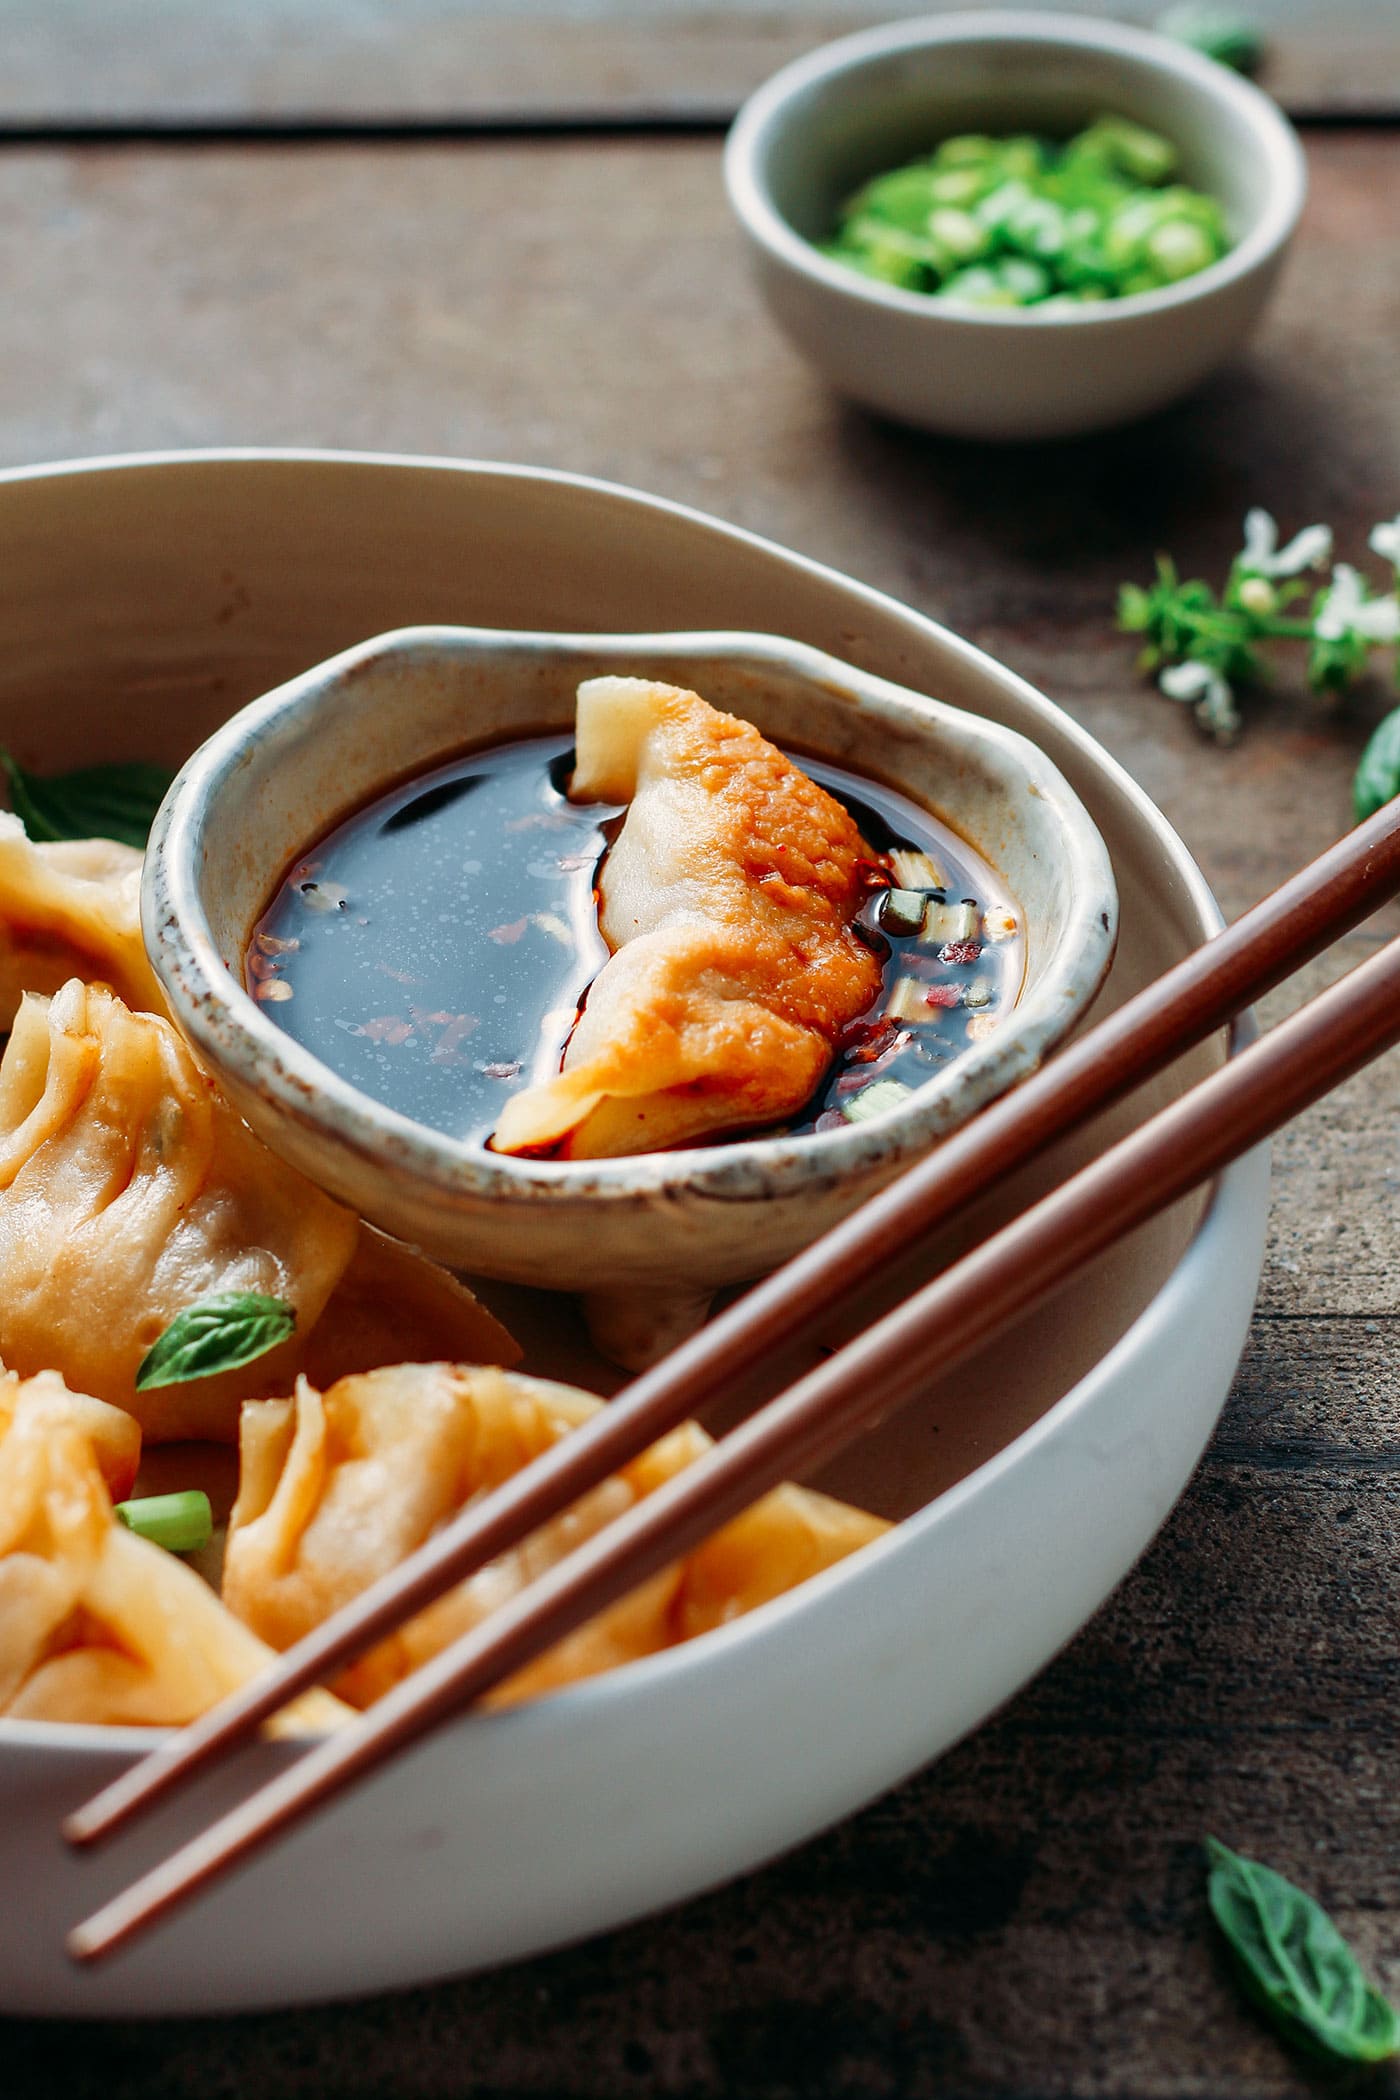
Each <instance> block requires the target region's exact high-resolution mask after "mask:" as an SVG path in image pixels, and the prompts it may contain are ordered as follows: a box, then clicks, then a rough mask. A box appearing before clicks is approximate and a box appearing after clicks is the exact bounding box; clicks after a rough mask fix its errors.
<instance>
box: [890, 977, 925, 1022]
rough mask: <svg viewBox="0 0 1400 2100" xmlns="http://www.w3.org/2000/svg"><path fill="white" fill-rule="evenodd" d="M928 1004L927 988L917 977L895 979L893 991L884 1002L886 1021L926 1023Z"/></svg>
mask: <svg viewBox="0 0 1400 2100" xmlns="http://www.w3.org/2000/svg"><path fill="white" fill-rule="evenodd" d="M928 1018H929V1003H928V996H927V987H926V986H925V985H924V984H923V983H922V981H921V980H920V979H919V978H917V977H897V978H896V979H895V981H894V989H893V990H892V991H891V993H890V996H889V998H888V999H887V1000H886V1001H885V1019H886V1020H887V1021H927V1020H928Z"/></svg>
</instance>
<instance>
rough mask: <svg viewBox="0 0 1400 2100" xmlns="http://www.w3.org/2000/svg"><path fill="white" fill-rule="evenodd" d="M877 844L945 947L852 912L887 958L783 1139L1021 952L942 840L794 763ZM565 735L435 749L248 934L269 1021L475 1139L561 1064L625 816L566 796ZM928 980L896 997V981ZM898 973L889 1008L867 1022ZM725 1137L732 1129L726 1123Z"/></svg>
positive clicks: (919, 819) (824, 768) (349, 1072)
mask: <svg viewBox="0 0 1400 2100" xmlns="http://www.w3.org/2000/svg"><path fill="white" fill-rule="evenodd" d="M796 762H797V763H798V764H800V765H801V766H802V768H803V770H804V771H805V772H807V773H808V774H810V775H811V777H812V778H813V779H814V780H817V781H818V782H820V784H821V785H822V786H823V787H824V788H825V789H826V790H827V791H828V793H829V794H832V795H834V796H835V797H836V798H837V800H838V801H840V802H842V803H844V804H845V806H846V807H847V809H849V810H850V812H851V815H852V816H853V817H854V818H855V821H856V823H857V824H858V825H859V826H860V829H861V831H862V833H863V835H864V837H865V839H866V841H867V843H868V844H869V845H870V846H872V847H873V848H874V849H875V851H876V853H878V854H886V853H888V852H890V851H891V850H892V849H893V848H896V847H899V848H905V849H912V850H915V851H919V852H922V853H925V854H927V855H928V856H929V858H930V859H931V860H932V861H933V862H934V863H935V864H936V868H937V871H938V873H939V874H940V875H941V876H942V877H943V878H944V882H943V886H942V888H941V889H940V890H939V891H937V892H935V893H934V895H933V896H932V897H931V898H930V904H931V906H937V905H940V903H941V906H942V907H944V908H946V915H945V917H944V919H943V922H942V923H943V926H944V930H945V931H950V932H951V933H954V934H959V933H960V934H962V935H963V936H964V938H963V939H961V940H960V941H959V940H949V941H947V942H942V943H938V942H935V943H934V945H930V943H929V940H928V938H927V937H925V938H923V939H920V940H915V939H913V938H905V937H900V936H899V935H891V934H890V933H889V932H887V931H882V930H881V924H880V921H881V910H880V903H881V900H880V897H879V895H878V893H877V894H874V895H872V898H871V901H870V904H869V906H868V907H867V908H866V910H864V911H863V912H862V915H861V922H862V926H863V928H864V930H865V931H866V935H867V938H868V939H869V940H870V943H871V945H872V947H873V948H874V949H875V952H876V953H877V954H879V955H880V956H881V957H882V960H883V964H884V985H883V989H882V992H881V996H880V999H879V1000H878V1001H877V1002H876V1004H875V1005H874V1006H873V1007H872V1008H871V1011H870V1015H869V1016H868V1017H867V1018H866V1019H864V1020H863V1021H858V1022H855V1023H853V1024H852V1025H851V1027H850V1028H849V1029H847V1030H846V1032H845V1035H844V1037H843V1039H842V1043H841V1045H840V1046H839V1048H838V1050H837V1053H836V1055H835V1057H834V1060H833V1063H832V1066H831V1068H830V1070H829V1071H828V1073H827V1074H826V1077H825V1079H824V1081H823V1083H822V1086H821V1087H820V1088H819V1089H818V1091H817V1093H816V1095H815V1096H814V1097H813V1099H812V1100H811V1101H810V1102H809V1103H808V1104H807V1107H806V1109H805V1110H804V1111H803V1112H802V1114H801V1116H800V1117H799V1118H797V1119H794V1121H793V1122H791V1123H790V1124H788V1125H787V1126H785V1127H786V1128H788V1129H790V1130H792V1131H794V1132H802V1131H808V1130H812V1129H815V1128H828V1127H831V1126H833V1125H834V1124H836V1123H837V1122H844V1121H845V1120H846V1119H847V1116H848V1113H849V1108H850V1104H851V1102H852V1099H853V1097H854V1096H855V1095H857V1094H859V1093H860V1092H862V1091H864V1089H865V1088H866V1087H867V1086H868V1085H870V1084H871V1083H873V1082H874V1081H875V1080H876V1079H889V1078H894V1079H898V1080H899V1081H900V1082H901V1083H902V1084H903V1085H906V1086H917V1085H918V1084H920V1082H921V1081H923V1080H925V1079H928V1078H930V1077H931V1076H932V1074H933V1072H934V1071H936V1070H937V1069H938V1068H939V1067H940V1066H942V1065H944V1064H947V1063H948V1062H949V1061H950V1060H951V1059H953V1058H954V1057H957V1056H958V1055H959V1054H960V1053H961V1052H962V1051H963V1050H965V1049H966V1048H967V1047H968V1046H969V1043H970V1042H972V1041H975V1040H977V1039H978V1038H979V1037H981V1036H983V1035H985V1034H986V1033H987V1032H988V1031H989V1029H990V1028H991V1027H992V1026H993V1025H994V1024H995V1020H996V1017H997V1015H998V1014H1000V1013H1004V1012H1005V1011H1006V1009H1007V1008H1008V1007H1009V1006H1010V1005H1011V1004H1013V1003H1014V1001H1015V999H1016V997H1017V995H1018V993H1019V990H1020V984H1021V975H1022V969H1023V963H1024V956H1023V947H1022V942H1021V939H1020V936H1019V930H1018V924H1017V919H1016V914H1015V911H1014V907H1013V906H1012V905H1011V902H1010V899H1009V897H1008V896H1007V893H1006V890H1005V888H1004V886H1003V885H1002V883H1001V882H1000V879H999V878H998V877H997V876H996V875H995V874H994V873H993V872H992V870H991V869H990V868H989V867H988V866H987V865H986V863H985V862H983V861H982V860H981V859H980V858H979V857H978V856H977V854H976V853H974V851H973V850H972V849H971V848H970V847H969V846H968V845H967V844H966V843H965V842H964V841H963V840H962V839H961V838H959V837H958V836H957V834H956V833H955V832H953V831H952V830H950V829H949V828H948V827H947V826H946V825H943V824H941V823H939V821H938V820H937V818H935V817H932V816H930V815H929V814H928V812H927V811H926V810H923V809H921V808H919V806H918V805H917V804H916V803H914V802H911V801H909V800H908V799H907V798H906V797H905V796H903V795H900V794H899V793H897V792H896V791H895V790H894V789H891V788H887V787H885V786H883V785H882V784H880V783H878V782H875V781H871V780H867V779H865V778H864V777H863V776H861V775H858V774H854V773H848V772H844V771H842V770H840V769H839V768H837V767H834V766H831V765H828V764H826V763H825V762H824V761H817V760H813V759H807V758H804V757H800V756H798V757H797V759H796ZM572 768H573V746H572V741H571V739H570V738H569V737H567V736H543V737H530V738H526V739H523V740H521V741H520V742H517V743H510V744H499V745H494V746H492V747H490V748H488V749H485V750H481V751H475V752H471V753H469V754H467V755H466V756H464V757H460V758H457V759H453V760H450V761H449V762H448V763H446V764H445V765H442V766H439V767H436V768H435V769H434V770H433V771H432V772H430V773H426V774H422V775H420V776H419V777H418V778H417V779H414V780H411V781H407V782H404V783H402V784H400V785H399V786H397V787H395V788H391V789H390V790H389V791H388V792H387V793H385V794H383V795H381V796H379V797H378V798H377V799H376V800H375V801H373V802H371V803H369V804H367V805H366V806H365V807H364V808H362V809H360V810H357V811H356V812H355V814H354V815H353V816H351V817H349V818H347V819H346V820H345V821H344V822H342V823H340V824H338V825H337V826H336V827H335V828H334V829H333V830H332V831H330V832H329V833H328V834H327V835H326V837H325V838H324V839H322V840H321V841H320V843H319V844H318V845H317V846H315V847H314V848H313V849H312V851H311V852H310V853H308V854H307V855H305V856H304V857H303V858H302V859H301V860H299V861H297V862H296V864H295V865H294V866H293V867H292V868H291V869H289V870H288V873H287V875H286V877H285V878H284V879H283V881H282V882H281V883H280V884H279V886H278V889H277V892H276V894H275V896H274V897H273V899H272V902H271V904H270V905H269V907H268V909H267V911H266V912H265V913H264V915H263V917H262V918H261V920H260V921H259V922H258V925H257V927H256V929H255V932H254V935H253V939H252V942H251V944H250V947H249V950H248V955H247V959H246V975H247V983H248V989H249V990H250V991H251V992H252V993H253V996H254V997H255V998H256V999H258V1000H259V1001H260V1002H261V1003H262V1004H263V1006H264V1008H265V1011H266V1012H267V1014H268V1016H269V1018H270V1019H272V1020H274V1021H276V1022H277V1024H278V1025H279V1026H280V1027H281V1028H283V1029H285V1030H286V1032H287V1034H288V1035H290V1036H291V1037H293V1038H294V1040H295V1041H296V1042H298V1043H300V1044H301V1045H302V1046H303V1047H304V1048H305V1049H307V1050H308V1051H310V1052H311V1053H312V1055H313V1056H315V1057H316V1058H318V1059H319V1060H320V1061H321V1063H322V1064H324V1065H327V1066H329V1068H330V1069H331V1070H332V1071H333V1072H335V1073H336V1074H337V1075H338V1076H339V1077H340V1078H341V1079H343V1080H346V1081H348V1082H349V1084H351V1085H352V1086H355V1087H357V1088H359V1089H360V1091H361V1092H363V1093H366V1094H369V1095H371V1096H373V1098H374V1099H376V1100H378V1101H382V1102H383V1103H384V1104H385V1105H386V1106H387V1107H390V1108H393V1109H396V1110H397V1111H398V1112H399V1113H400V1114H401V1115H405V1116H408V1117H411V1118H412V1119H413V1120H414V1121H415V1122H418V1123H423V1124H426V1125H427V1126H428V1127H429V1128H431V1129H433V1130H438V1131H442V1132H444V1133H446V1134H447V1135H449V1136H451V1137H454V1138H460V1139H465V1140H467V1141H470V1142H477V1143H485V1142H486V1140H487V1139H488V1138H489V1137H490V1134H491V1132H492V1131H493V1130H494V1128H495V1126H496V1123H497V1120H498V1118H499V1116H500V1112H501V1107H502V1104H503V1103H504V1101H505V1100H506V1098H507V1097H508V1096H509V1095H510V1094H512V1093H516V1092H518V1091H519V1090H520V1089H522V1088H524V1087H527V1086H530V1085H534V1084H536V1083H538V1082H539V1081H541V1080H544V1079H547V1078H549V1077H551V1076H552V1075H553V1074H554V1073H556V1072H557V1071H558V1070H559V1065H560V1060H561V1058H562V1057H563V1054H564V1050H565V1047H566V1045H567V1043H568V1039H569V1035H570V1033H571V1031H572V1029H573V1026H574V1023H575V1020H576V1019H577V1015H578V1010H579V1007H580V1005H581V1004H582V1002H583V1000H584V998H585V997H586V994H587V991H588V987H589V986H590V984H591V983H592V981H593V979H594V978H595V977H596V976H597V974H598V972H599V971H600V970H601V969H602V967H603V964H604V963H605V962H606V961H607V959H608V948H607V944H606V942H605V941H604V940H603V937H602V935H601V933H600V932H599V930H598V916H597V903H596V897H595V884H596V882H597V880H598V874H599V869H600V865H601V862H602V859H603V856H604V855H605V853H606V851H607V847H608V843H609V841H610V839H611V837H612V836H614V835H615V833H616V831H617V829H618V827H619V825H620V823H621V820H622V818H623V816H624V814H625V812H624V811H623V810H620V809H617V808H613V807H609V806H606V805H603V804H598V803H591V804H582V805H580V804H575V803H572V802H570V801H569V800H568V798H567V794H566V792H565V790H566V789H567V786H568V781H569V777H570V774H571V772H572ZM911 978H912V979H913V980H914V982H915V983H916V984H917V985H919V986H926V987H927V994H926V996H925V995H924V994H922V993H921V994H920V995H918V996H917V997H916V998H915V999H914V1005H915V1006H916V1007H917V1014H918V1018H917V1019H916V1020H915V1021H913V1022H912V1023H910V1022H909V1021H908V1019H907V1014H908V1011H909V1010H910V1003H911V994H910V992H909V990H908V985H909V981H910V979H911ZM901 981H902V982H903V984H904V987H905V989H904V991H903V992H902V993H901V994H900V998H899V1004H900V1005H901V1008H902V1010H903V1011H904V1012H905V1014H906V1019H904V1020H901V1021H895V1020H894V1019H892V1018H890V1019H887V1018H886V1017H885V1014H884V1007H885V1003H886V1001H887V1000H888V999H889V998H890V997H891V995H892V993H894V991H895V988H896V987H897V986H898V985H900V983H901ZM734 1134H735V1135H739V1133H737V1132H736V1133H734Z"/></svg>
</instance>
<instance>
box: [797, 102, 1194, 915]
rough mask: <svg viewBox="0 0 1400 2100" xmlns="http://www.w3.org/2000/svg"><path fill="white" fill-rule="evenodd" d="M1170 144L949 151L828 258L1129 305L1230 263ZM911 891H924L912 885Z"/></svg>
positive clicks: (864, 219) (1004, 144)
mask: <svg viewBox="0 0 1400 2100" xmlns="http://www.w3.org/2000/svg"><path fill="white" fill-rule="evenodd" d="M1176 170H1177V150H1176V147H1175V146H1174V144H1173V143H1172V141H1171V140H1170V139H1166V138H1163V137H1162V136H1161V135H1160V134H1159V133H1157V132H1155V131H1149V130H1147V129H1146V128H1145V127H1144V126H1143V125H1141V124H1135V123H1132V122H1130V121H1129V120H1128V119H1127V118H1125V117H1119V116H1103V117H1100V118H1098V120H1097V121H1096V122H1094V123H1093V124H1090V125H1089V126H1088V127H1087V128H1086V129H1085V130H1083V131H1081V132H1079V133H1078V134H1077V135H1076V136H1075V137H1073V138H1071V139H1068V140H1065V141H1063V142H1062V141H1057V140H1053V139H1035V138H1029V137H1025V136H1017V137H1013V138H1002V139H995V138H985V137H982V136H980V135H977V134H968V135H966V136H964V137H959V138H952V139H945V140H944V141H943V143H942V144H941V145H940V146H939V147H938V148H937V150H936V151H935V152H934V153H932V154H931V155H925V156H923V157H921V158H920V159H917V160H913V161H909V162H908V163H906V164H905V165H904V166H902V167H898V168H891V169H889V170H887V171H886V172H885V173H883V174H880V175H876V176H874V177H873V178H872V179H871V180H870V181H868V182H867V183H865V184H864V185H863V186H862V188H860V189H859V190H858V191H857V192H856V194H855V195H854V196H853V197H852V198H851V199H850V200H849V202H848V203H847V205H846V206H845V208H844V210H843V211H842V213H841V215H840V219H839V222H838V225H837V227H836V229H835V231H834V237H833V238H832V239H831V240H829V241H828V242H826V243H825V244H824V250H823V252H824V253H826V254H827V255H830V256H832V257H833V258H834V259H835V260H837V261H839V262H843V263H845V264H847V265H848V266H849V267H850V268H852V269H856V270H860V271H863V272H864V273H865V275H866V276H869V277H875V278H879V279H881V280H882V281H883V282H885V283H887V284H893V285H897V286H899V287H901V288H902V289H903V290H906V291H913V292H918V293H921V294H923V295H925V296H927V297H931V298H932V297H937V298H945V299H954V300H962V301H963V302H965V303H967V304H970V305H974V306H982V307H1013V306H1040V305H1043V304H1044V303H1045V302H1047V301H1049V300H1054V301H1055V302H1056V307H1055V310H1056V311H1064V310H1065V308H1064V307H1063V304H1062V302H1063V300H1064V299H1065V298H1066V297H1074V296H1077V295H1078V296H1082V297H1085V298H1093V297H1101V298H1106V299H1112V298H1122V297H1124V296H1125V295H1127V294H1131V293H1133V292H1140V291H1153V290H1156V289H1158V288H1159V287H1160V286H1163V285H1168V284H1175V283H1178V282H1179V281H1180V279H1181V278H1183V277H1189V276H1191V275H1193V274H1194V273H1195V272H1196V271H1198V270H1203V269H1205V268H1207V267H1208V266H1209V264H1210V263H1212V262H1214V261H1215V260H1216V259H1217V257H1219V256H1220V255H1223V254H1224V252H1225V249H1226V248H1227V246H1228V245H1229V236H1228V231H1227V228H1226V226H1225V221H1224V214H1223V212H1222V210H1221V207H1220V204H1219V202H1218V201H1217V200H1216V199H1215V198H1214V197H1211V196H1207V195H1205V194H1204V193H1202V192H1201V191H1198V190H1193V189H1190V188H1188V187H1187V186H1186V185H1185V184H1183V183H1181V182H1179V181H1177V180H1176V179H1175V178H1176ZM905 887H907V888H916V887H918V885H917V884H914V883H908V884H906V885H905Z"/></svg>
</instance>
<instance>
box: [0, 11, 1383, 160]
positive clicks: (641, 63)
mask: <svg viewBox="0 0 1400 2100" xmlns="http://www.w3.org/2000/svg"><path fill="white" fill-rule="evenodd" d="M958 4H959V0H201V4H200V5H199V6H197V7H196V6H191V5H190V4H189V0H100V4H98V5H94V0H7V4H6V6H5V7H4V10H3V15H0V28H2V29H3V46H0V48H3V51H4V58H5V63H4V66H3V67H0V128H3V127H5V126H16V125H18V126H34V125H38V126H46V125H47V126H51V125H63V124H70V125H71V124H94V125H131V124H135V125H159V124H167V125H168V124H177V125H178V124H193V125H201V124H203V125H209V124H235V125H237V124H251V125H274V126H275V125H279V124H287V123H292V124H304V123H306V122H307V121H319V122H322V123H345V124H365V123H370V124H376V123H377V124H391V125H392V124H404V123H418V124H422V123H439V124H462V123H467V124H500V123H510V122H541V121H543V122H555V123H557V122H561V121H569V122H589V121H601V122H605V123H610V124H611V123H616V122H618V121H636V120H639V119H640V120H645V121H659V122H671V123H674V122H677V121H679V122H687V121H690V122H693V121H695V120H697V119H699V120H704V121H715V120H725V119H727V118H729V117H730V116H732V115H733V113H734V111H735V109H736V108H737V107H738V105H739V103H740V102H742V100H743V99H744V97H745V96H746V95H747V94H749V93H750V92H751V90H752V89H754V88H755V87H757V85H758V84H759V82H760V81H761V80H763V79H765V78H766V77H767V75H768V74H769V73H771V72H773V71H775V69H776V68H777V67H778V66H780V65H784V64H786V62H787V61H788V60H789V59H791V58H796V57H797V56H798V55H799V54H800V53H801V52H804V51H808V50H811V49H812V47H813V46H814V45H816V44H820V43H824V42H825V41H826V40H827V39H828V38H830V37H834V36H840V35H843V34H845V33H846V32H847V31H849V30H853V29H863V28H866V27H868V26H869V25H870V24H872V23H876V22H884V21H890V20H892V19H894V18H896V17H899V16H904V15H919V14H936V13H940V12H941V13H948V12H951V11H952V8H953V7H954V6H956V5H958ZM1022 4H1025V5H1029V6H1031V7H1033V8H1038V9H1040V10H1042V11H1045V10H1048V9H1051V8H1053V7H1054V6H1056V4H1059V5H1060V6H1063V5H1064V4H1065V0H1022ZM1166 5H1167V0H1092V4H1089V5H1080V6H1079V7H1078V11H1079V12H1083V13H1088V14H1099V15H1110V16H1113V17H1115V18H1117V19H1119V20H1123V21H1132V22H1138V23H1144V24H1150V23H1152V22H1153V21H1154V20H1155V19H1156V17H1157V16H1159V15H1160V14H1162V13H1164V12H1165V9H1166ZM1244 12H1245V13H1246V14H1247V15H1248V16H1249V17H1250V18H1251V19H1252V20H1253V21H1255V22H1257V23H1258V24H1259V26H1260V27H1261V29H1262V30H1264V32H1265V33H1266V35H1267V38H1268V59H1267V65H1266V70H1265V74H1264V79H1265V82H1266V84H1267V86H1268V88H1269V90H1270V92H1271V93H1272V94H1275V95H1277V96H1278V98H1279V99H1280V101H1282V102H1283V103H1284V104H1285V105H1286V106H1287V107H1289V108H1290V109H1294V110H1299V111H1303V112H1313V113H1318V112H1334V113H1335V112H1337V111H1350V112H1352V113H1363V112H1364V113H1368V114H1373V113H1376V112H1382V113H1387V114H1392V115H1393V114H1395V113H1396V112H1397V111H1400V19H1397V14H1396V9H1395V6H1394V4H1393V0H1331V4H1330V5H1328V6H1325V7H1324V6H1322V5H1320V4H1319V0H1248V4H1247V5H1246V6H1245V8H1244Z"/></svg>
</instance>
